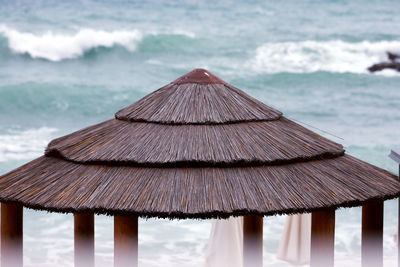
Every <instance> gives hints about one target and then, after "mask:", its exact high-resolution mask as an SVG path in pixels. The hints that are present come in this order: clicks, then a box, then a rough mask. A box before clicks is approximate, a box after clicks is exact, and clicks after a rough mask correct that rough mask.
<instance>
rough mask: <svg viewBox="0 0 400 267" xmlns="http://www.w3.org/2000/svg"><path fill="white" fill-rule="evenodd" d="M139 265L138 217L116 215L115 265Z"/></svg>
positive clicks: (132, 266)
mask: <svg viewBox="0 0 400 267" xmlns="http://www.w3.org/2000/svg"><path fill="white" fill-rule="evenodd" d="M128 266H129V267H137V266H138V217H136V216H114V267H128Z"/></svg>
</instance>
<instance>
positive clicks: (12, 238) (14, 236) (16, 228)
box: [1, 203, 23, 267]
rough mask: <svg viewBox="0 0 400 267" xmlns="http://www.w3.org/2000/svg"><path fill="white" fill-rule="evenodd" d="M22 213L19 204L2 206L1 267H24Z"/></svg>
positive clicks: (3, 204)
mask: <svg viewBox="0 0 400 267" xmlns="http://www.w3.org/2000/svg"><path fill="white" fill-rule="evenodd" d="M22 211H23V209H22V206H21V205H19V204H5V203H2V204H1V266H13V267H22V264H23V260H22V259H23V257H22V255H23V254H22V252H23V251H22V248H23V242H22V230H23V227H22V226H23V220H22V217H23V213H22Z"/></svg>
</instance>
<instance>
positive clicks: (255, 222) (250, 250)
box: [243, 216, 263, 267]
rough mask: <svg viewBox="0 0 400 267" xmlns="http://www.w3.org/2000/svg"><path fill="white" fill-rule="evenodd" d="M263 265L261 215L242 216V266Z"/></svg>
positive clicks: (259, 266) (254, 266)
mask: <svg viewBox="0 0 400 267" xmlns="http://www.w3.org/2000/svg"><path fill="white" fill-rule="evenodd" d="M262 266H263V217H262V216H244V217H243V267H262Z"/></svg>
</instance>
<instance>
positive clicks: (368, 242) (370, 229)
mask: <svg viewBox="0 0 400 267" xmlns="http://www.w3.org/2000/svg"><path fill="white" fill-rule="evenodd" d="M361 265H362V267H382V266H383V201H374V202H371V203H368V204H365V205H363V207H362V231H361Z"/></svg>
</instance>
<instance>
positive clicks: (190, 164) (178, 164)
mask: <svg viewBox="0 0 400 267" xmlns="http://www.w3.org/2000/svg"><path fill="white" fill-rule="evenodd" d="M344 155H345V151H344V150H343V151H339V152H325V153H321V154H318V155H314V156H309V157H295V158H292V159H276V160H272V161H260V160H251V161H249V160H236V161H231V162H226V161H221V162H216V161H174V162H138V161H114V160H110V161H104V160H88V161H78V160H72V159H69V158H67V157H66V156H64V154H63V153H62V152H60V151H59V150H58V149H49V150H46V151H45V156H46V157H53V158H57V159H61V160H65V161H68V162H72V163H75V164H82V165H106V166H115V167H144V168H207V167H211V168H234V167H260V166H279V165H286V164H294V163H302V162H309V161H314V160H324V159H334V158H338V157H341V156H344Z"/></svg>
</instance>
